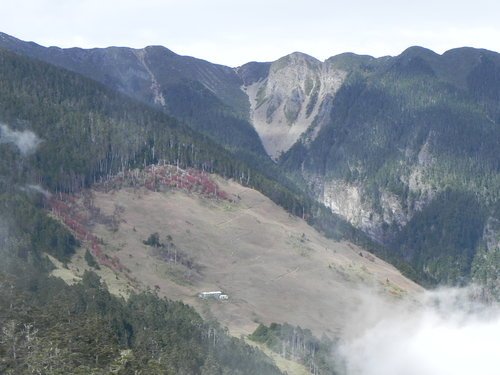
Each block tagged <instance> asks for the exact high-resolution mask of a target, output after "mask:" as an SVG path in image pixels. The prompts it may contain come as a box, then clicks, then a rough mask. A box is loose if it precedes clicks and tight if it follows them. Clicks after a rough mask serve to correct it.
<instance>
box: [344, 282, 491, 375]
mask: <svg viewBox="0 0 500 375" xmlns="http://www.w3.org/2000/svg"><path fill="white" fill-rule="evenodd" d="M470 295H471V293H470V289H463V290H457V289H447V290H441V291H438V292H429V293H428V294H426V296H425V299H424V301H423V302H422V303H421V304H417V305H415V304H408V305H404V306H403V305H400V306H398V307H397V308H394V307H391V306H390V304H386V303H385V302H381V301H374V300H373V297H371V298H372V299H371V302H372V304H371V306H366V305H364V307H363V308H361V310H360V312H361V311H363V310H365V309H368V311H367V312H365V313H369V315H370V316H371V317H372V319H369V321H370V324H369V325H368V327H366V326H365V328H364V329H362V330H360V331H358V332H357V334H355V335H354V336H353V337H351V338H350V339H348V340H347V341H346V342H345V343H344V344H343V346H342V347H341V350H340V351H341V353H342V355H343V357H344V358H345V360H346V367H347V373H348V374H349V375H470V374H477V375H498V374H500V313H499V310H498V306H485V305H481V304H477V303H474V302H472V300H471V298H470ZM373 302H374V303H373ZM374 316H378V318H376V319H373V317H374ZM358 319H359V318H358ZM360 322H362V320H361V321H360ZM361 325H362V323H361Z"/></svg>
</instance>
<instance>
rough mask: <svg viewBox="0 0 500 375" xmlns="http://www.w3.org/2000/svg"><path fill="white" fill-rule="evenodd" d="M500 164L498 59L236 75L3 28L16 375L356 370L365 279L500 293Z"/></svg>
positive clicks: (0, 287)
mask: <svg viewBox="0 0 500 375" xmlns="http://www.w3.org/2000/svg"><path fill="white" fill-rule="evenodd" d="M499 154H500V55H499V54H498V53H496V52H492V51H487V50H480V49H473V48H459V49H454V50H450V51H447V52H445V53H443V54H442V55H439V54H436V53H434V52H433V51H430V50H428V49H425V48H422V47H410V48H408V49H407V50H406V51H404V52H403V53H402V54H401V55H399V56H394V57H390V56H387V57H381V58H375V57H371V56H363V55H356V54H352V53H344V54H341V55H337V56H333V57H331V58H329V59H327V60H325V61H319V60H317V59H315V58H314V57H312V56H308V55H306V54H303V53H300V52H294V53H292V54H290V55H287V56H284V57H282V58H280V59H278V60H277V61H273V62H249V63H247V64H244V65H242V66H240V67H227V66H222V65H217V64H212V63H210V62H208V61H204V60H201V59H197V58H194V57H187V56H180V55H178V54H176V53H174V52H172V51H170V50H168V49H167V48H165V47H162V46H149V47H146V48H143V49H132V48H126V47H109V48H96V49H88V50H86V49H80V48H69V49H62V48H58V47H43V46H40V45H38V44H36V43H33V42H25V41H21V40H19V39H16V38H15V37H12V36H9V35H7V34H2V33H0V256H1V258H2V262H0V297H1V299H2V301H4V303H1V304H0V313H1V314H0V324H1V325H2V327H3V328H2V329H3V331H2V332H3V336H2V339H1V340H0V372H2V373H4V372H5V373H7V374H9V373H12V374H14V373H44V371H46V370H47V369H50V371H53V373H82V374H84V373H90V372H92V373H96V374H106V373H109V371H111V372H113V373H119V374H129V373H130V374H133V373H141V371H142V373H168V374H182V373H185V374H203V375H208V374H219V375H220V374H229V373H231V374H232V373H236V374H253V373H259V374H260V373H261V374H279V373H282V371H288V369H289V368H290V367H287V366H292V367H293V368H295V367H294V366H297V365H299V363H300V365H299V367H300V366H302V367H304V366H305V367H304V368H302V367H300V368H301V369H300V370H293V371H298V372H297V373H301V372H300V371H303V372H302V373H306V372H307V371H314V372H315V373H325V374H336V373H342V371H340V370H339V369H340V368H341V367H342V366H341V363H339V362H338V360H339V359H338V357H334V358H332V355H331V354H332V351H333V350H334V348H335V345H336V340H337V339H340V338H342V335H343V334H344V332H343V330H345V329H346V327H347V326H348V321H349V318H350V317H351V315H352V312H353V311H354V310H355V309H356V308H355V307H356V305H357V304H359V302H360V299H363V298H364V297H363V292H362V291H363V290H364V288H373V289H369V290H373V291H374V292H373V293H376V294H377V295H379V296H382V297H383V298H387V300H388V301H390V302H389V303H390V304H392V303H394V301H395V300H400V299H405V298H407V297H410V298H409V299H410V300H411V299H412V298H413V297H414V296H417V295H418V293H421V291H422V288H421V286H420V285H422V286H424V287H436V286H442V285H466V284H470V283H474V284H478V286H479V287H480V288H479V289H478V290H479V292H477V295H476V298H479V299H481V300H485V301H486V302H487V303H490V302H492V301H498V300H499V298H500V203H499V195H500V173H499V172H500V157H499ZM381 258H382V259H381ZM387 262H388V263H387ZM389 263H392V265H391V264H389ZM393 266H395V267H396V268H397V269H396V268H394V267H393ZM52 276H57V278H54V277H52ZM405 276H406V277H408V278H410V279H412V281H410V280H408V279H407V278H406V277H405ZM61 279H62V280H63V281H62V280H61ZM415 281H416V282H417V283H418V284H420V285H418V284H416V283H415ZM201 289H203V290H205V289H206V290H209V289H210V290H211V289H214V290H216V289H223V290H224V291H225V292H227V293H229V295H230V296H229V302H228V303H227V304H223V303H218V302H214V303H212V302H213V301H204V300H200V299H199V298H197V297H196V295H197V294H196V293H197V292H198V291H199V290H201ZM375 291H376V292H375ZM122 296H123V297H125V298H126V299H123V298H121V297H122ZM163 297H168V298H171V299H175V300H180V301H182V302H172V301H171V300H167V299H165V298H163ZM184 303H188V304H189V305H190V306H193V307H194V309H193V308H191V307H189V306H188V305H185V304H184ZM412 303H413V302H412ZM313 306H314V308H313ZM311 309H312V310H311ZM199 314H201V316H200V315H199ZM219 322H220V323H222V324H224V326H225V327H227V328H222V327H221V326H220V323H219ZM288 323H290V324H288ZM357 324H359V322H358V323H357ZM267 325H269V327H267ZM299 325H301V326H302V327H299ZM254 330H255V331H254ZM252 331H254V333H253V335H249V333H251V332H252ZM322 333H323V334H324V335H325V337H321V339H319V338H316V337H314V335H317V336H318V337H319V336H321V334H322ZM240 334H241V335H246V336H245V337H246V340H247V341H248V339H252V337H253V339H254V344H255V342H260V343H262V345H261V346H260V348H261V349H263V350H266V349H265V347H264V346H263V343H266V345H267V346H268V348H270V349H271V350H274V351H275V352H276V353H278V354H276V353H275V355H276V356H278V357H279V355H280V353H281V356H282V357H286V358H281V359H280V360H279V361H277V362H273V361H272V360H270V359H269V358H268V357H267V356H265V355H264V354H262V353H261V352H260V351H259V350H257V349H255V347H254V346H249V345H248V343H247V342H245V341H244V340H243V339H237V338H236V337H235V336H239V335H240ZM231 335H232V336H231ZM255 345H257V344H255ZM287 353H288V354H287ZM268 354H269V353H268ZM270 355H271V354H270ZM286 359H288V360H291V361H289V362H294V361H295V362H296V363H294V364H293V363H292V364H290V363H288V362H286ZM283 361H284V362H286V363H284V362H283ZM276 364H279V366H276ZM307 368H308V369H309V370H307ZM54 371H55V372H54ZM57 371H59V372H57ZM75 371H76V372H75ZM78 371H80V372H78ZM144 371H146V372H144ZM293 371H291V373H294V372H293Z"/></svg>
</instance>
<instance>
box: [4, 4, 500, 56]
mask: <svg viewBox="0 0 500 375" xmlns="http://www.w3.org/2000/svg"><path fill="white" fill-rule="evenodd" d="M0 31H2V32H5V33H7V34H10V35H13V36H15V37H17V38H19V39H23V40H29V41H34V42H37V43H38V44H41V45H44V46H51V45H57V46H60V47H75V46H77V47H83V48H91V47H107V46H111V45H114V46H129V47H136V48H142V47H144V46H147V45H163V46H165V47H167V48H169V49H171V50H173V51H174V52H176V53H178V54H181V55H190V56H195V57H198V58H202V59H206V60H209V61H211V62H215V63H220V64H224V65H229V66H238V65H241V64H244V63H246V62H248V61H273V60H276V59H278V58H279V57H281V56H284V55H286V54H289V53H291V52H294V51H301V52H304V53H307V54H310V55H312V56H314V57H316V58H318V59H320V60H324V59H326V58H328V57H330V56H333V55H336V54H338V53H342V52H356V53H360V54H369V55H372V56H377V57H378V56H384V55H397V54H399V53H401V52H402V51H403V50H405V49H406V48H407V47H409V46H412V45H420V46H424V47H427V48H430V49H432V50H434V51H436V52H438V53H442V52H444V51H446V50H448V49H451V48H455V47H462V46H470V47H478V48H487V49H491V50H494V51H500V1H498V0H475V1H463V0H418V1H417V0H412V1H405V0H388V1H371V0H344V1H338V0H331V1H328V0H252V1H249V0H241V1H240V0H0Z"/></svg>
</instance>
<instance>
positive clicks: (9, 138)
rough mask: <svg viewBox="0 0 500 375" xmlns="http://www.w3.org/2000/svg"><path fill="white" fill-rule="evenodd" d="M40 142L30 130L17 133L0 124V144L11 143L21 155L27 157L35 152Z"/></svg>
mask: <svg viewBox="0 0 500 375" xmlns="http://www.w3.org/2000/svg"><path fill="white" fill-rule="evenodd" d="M40 142H41V140H40V138H38V137H37V136H36V134H35V133H33V132H32V131H30V130H23V131H17V130H12V129H10V128H9V127H8V126H7V125H3V124H0V143H12V144H14V145H16V146H17V148H18V149H19V151H21V154H23V155H24V156H27V155H29V154H31V153H33V152H35V150H36V148H37V147H38V145H39V144H40Z"/></svg>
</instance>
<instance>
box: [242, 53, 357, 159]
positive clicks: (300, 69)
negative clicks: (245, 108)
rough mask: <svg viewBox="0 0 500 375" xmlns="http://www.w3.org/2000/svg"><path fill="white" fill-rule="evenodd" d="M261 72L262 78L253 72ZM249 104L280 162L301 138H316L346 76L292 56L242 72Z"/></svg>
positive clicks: (310, 59) (264, 139) (298, 55)
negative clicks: (332, 99) (284, 153)
mask: <svg viewBox="0 0 500 375" xmlns="http://www.w3.org/2000/svg"><path fill="white" fill-rule="evenodd" d="M259 68H260V70H261V74H258V73H257V72H255V73H254V74H249V71H250V70H254V71H257V69H259ZM238 72H239V73H240V74H241V76H242V78H243V81H244V84H243V86H242V89H243V91H244V92H246V93H247V95H248V98H249V100H250V107H251V109H250V119H251V122H252V124H253V125H254V127H255V130H256V131H257V133H258V134H259V136H260V138H261V140H262V143H263V145H264V148H265V149H266V151H267V153H268V154H269V155H270V156H271V157H272V158H273V159H277V158H278V157H279V156H280V155H281V153H283V152H286V151H288V150H289V149H290V147H292V145H293V144H294V143H295V142H297V141H298V140H299V138H300V137H301V136H305V135H306V132H307V134H308V136H307V137H308V138H314V137H315V136H316V135H317V134H318V131H319V129H320V128H321V126H322V124H323V123H324V121H325V120H326V119H327V118H326V116H325V114H326V113H327V112H328V109H329V108H330V107H331V98H332V97H334V96H335V93H336V92H337V90H338V89H339V87H340V86H341V85H342V82H343V81H344V79H345V77H346V75H347V72H345V71H343V70H340V69H336V68H334V67H333V66H332V65H331V64H328V63H322V62H321V61H319V60H316V59H315V58H313V57H311V56H308V55H306V54H303V53H298V52H295V53H292V54H291V55H288V56H285V57H283V58H281V59H279V60H277V61H275V62H273V63H271V64H270V65H269V66H268V69H267V72H265V71H263V69H262V66H259V65H258V64H255V63H254V64H252V65H251V66H243V67H241V68H239V70H238Z"/></svg>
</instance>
